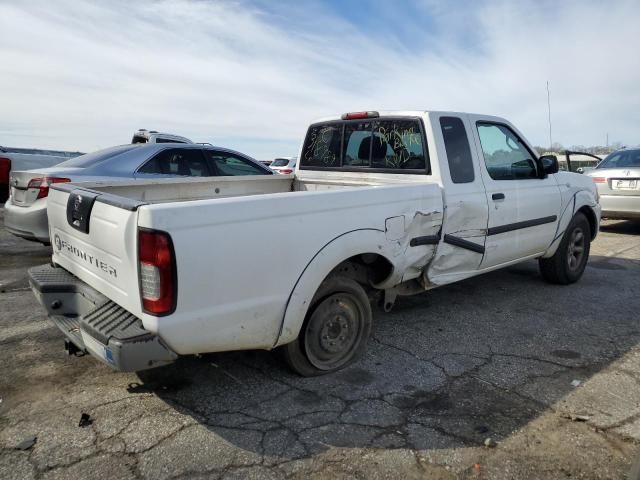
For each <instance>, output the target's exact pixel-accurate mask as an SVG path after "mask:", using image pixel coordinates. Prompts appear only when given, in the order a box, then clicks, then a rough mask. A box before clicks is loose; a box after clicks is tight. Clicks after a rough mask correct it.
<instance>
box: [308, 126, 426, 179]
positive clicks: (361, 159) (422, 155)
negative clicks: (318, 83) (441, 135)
mask: <svg viewBox="0 0 640 480" xmlns="http://www.w3.org/2000/svg"><path fill="white" fill-rule="evenodd" d="M300 168H301V169H303V170H304V169H310V170H344V171H361V170H363V169H365V170H366V169H370V170H377V171H392V172H390V173H431V172H430V168H429V158H428V153H427V148H426V145H425V142H424V136H423V133H422V128H421V124H420V121H419V120H418V119H400V118H397V119H396V118H376V119H371V120H357V121H354V120H347V121H341V122H340V121H334V122H327V123H325V124H316V125H312V126H311V127H310V128H309V131H308V133H307V137H306V139H305V143H304V146H303V148H302V159H301V162H300Z"/></svg>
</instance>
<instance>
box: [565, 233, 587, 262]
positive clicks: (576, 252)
mask: <svg viewBox="0 0 640 480" xmlns="http://www.w3.org/2000/svg"><path fill="white" fill-rule="evenodd" d="M585 241H586V239H585V236H584V232H583V231H582V229H581V228H580V227H577V228H575V229H574V230H573V232H571V236H570V237H569V243H568V245H567V263H568V266H569V269H570V270H577V269H578V268H579V267H580V265H581V264H582V258H583V256H584V247H585Z"/></svg>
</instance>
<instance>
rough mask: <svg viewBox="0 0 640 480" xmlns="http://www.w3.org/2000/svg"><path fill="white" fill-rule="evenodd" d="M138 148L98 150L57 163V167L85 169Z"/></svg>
mask: <svg viewBox="0 0 640 480" xmlns="http://www.w3.org/2000/svg"><path fill="white" fill-rule="evenodd" d="M134 148H138V146H136V145H119V146H117V147H110V148H105V149H103V150H98V151H97V152H92V153H87V154H86V155H80V156H79V157H76V158H72V159H71V160H67V161H66V162H62V163H59V164H58V165H56V166H57V167H75V168H87V167H92V166H94V165H97V164H98V163H100V162H103V161H105V160H107V159H109V158H113V157H117V156H118V155H121V154H123V153H126V152H128V151H129V150H133V149H134Z"/></svg>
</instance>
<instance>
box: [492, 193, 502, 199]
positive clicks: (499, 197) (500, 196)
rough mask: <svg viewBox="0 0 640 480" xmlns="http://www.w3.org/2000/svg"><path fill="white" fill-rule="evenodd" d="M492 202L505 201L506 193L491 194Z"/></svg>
mask: <svg viewBox="0 0 640 480" xmlns="http://www.w3.org/2000/svg"><path fill="white" fill-rule="evenodd" d="M491 199H492V200H504V193H493V194H491Z"/></svg>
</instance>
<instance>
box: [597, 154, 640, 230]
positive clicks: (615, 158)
mask: <svg viewBox="0 0 640 480" xmlns="http://www.w3.org/2000/svg"><path fill="white" fill-rule="evenodd" d="M585 174H586V175H589V176H590V177H592V178H593V181H594V182H595V184H596V185H597V186H598V194H599V195H600V205H601V206H602V217H604V218H613V219H631V218H640V149H638V148H636V149H628V150H618V151H616V152H613V153H611V154H610V155H608V156H607V157H606V158H605V159H604V160H602V162H600V163H599V164H598V165H597V166H596V168H594V169H593V170H590V171H589V172H585Z"/></svg>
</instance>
